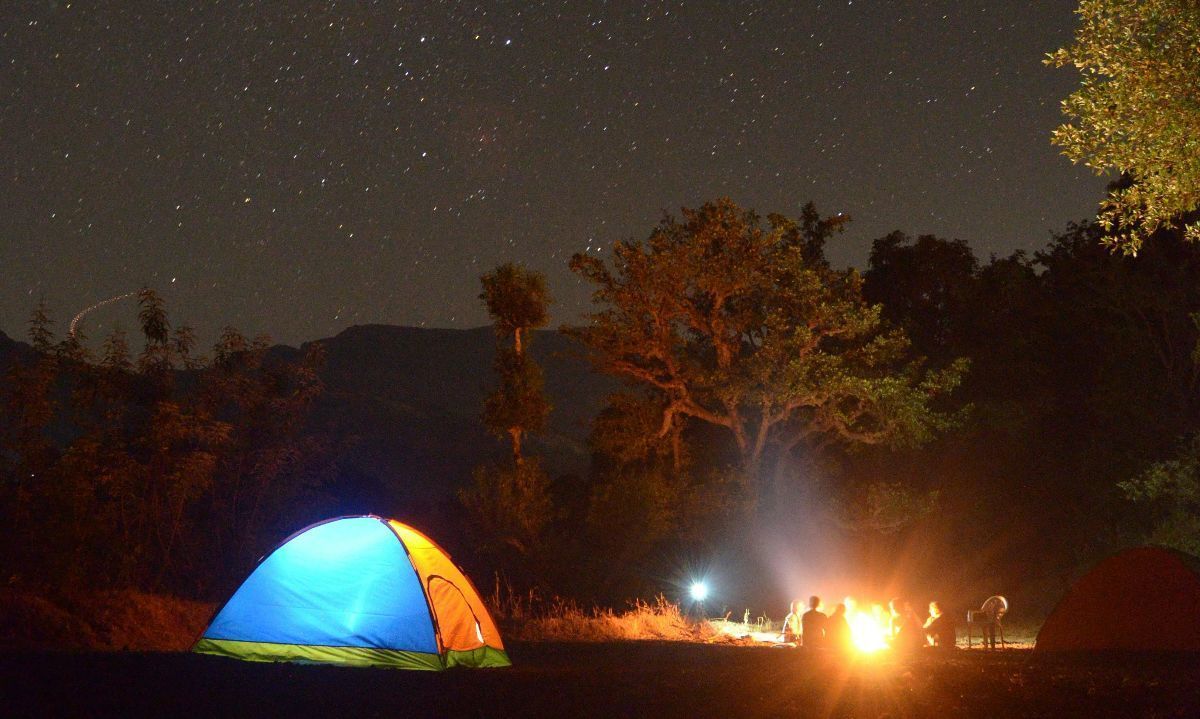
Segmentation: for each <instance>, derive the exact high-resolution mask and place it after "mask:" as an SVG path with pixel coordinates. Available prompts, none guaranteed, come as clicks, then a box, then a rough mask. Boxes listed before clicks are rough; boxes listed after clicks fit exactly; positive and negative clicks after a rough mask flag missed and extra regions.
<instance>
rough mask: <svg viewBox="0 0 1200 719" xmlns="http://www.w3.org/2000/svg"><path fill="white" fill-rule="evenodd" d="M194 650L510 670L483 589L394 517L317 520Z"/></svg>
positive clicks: (269, 562)
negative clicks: (482, 594) (479, 590)
mask: <svg viewBox="0 0 1200 719" xmlns="http://www.w3.org/2000/svg"><path fill="white" fill-rule="evenodd" d="M193 651H196V652H200V653H203V654H218V655H222V656H227V657H235V658H237V659H245V660H249V661H262V662H283V661H298V662H322V663H330V664H348V665H355V666H386V667H399V668H404V669H446V668H449V667H455V666H463V667H504V666H509V664H510V662H509V660H508V655H507V654H506V653H505V651H504V644H503V643H502V642H501V641H500V633H499V632H498V631H497V630H496V625H495V623H494V622H492V618H491V617H490V616H489V615H488V612H487V609H485V608H484V606H483V602H482V601H481V600H480V598H479V593H478V592H477V591H476V590H475V587H474V586H472V584H471V582H470V580H468V579H467V578H466V577H465V576H464V575H463V573H462V572H461V571H460V570H459V569H458V567H457V566H455V564H454V563H453V562H452V561H450V555H448V554H446V552H445V551H444V550H443V549H442V548H441V547H439V546H437V545H436V544H434V542H433V541H432V540H430V539H429V538H428V537H426V536H425V535H423V534H421V533H420V532H418V531H417V530H415V529H413V528H412V527H409V526H408V525H405V524H401V523H400V522H397V521H396V520H394V519H384V518H382V517H376V516H373V515H368V516H358V517H339V518H337V519H331V520H328V521H325V522H320V523H318V524H314V525H312V526H310V527H306V528H305V529H302V530H300V531H299V532H297V533H296V534H293V535H292V536H291V537H289V538H288V539H286V540H285V541H284V542H283V543H282V544H280V545H279V546H278V547H276V548H275V550H274V551H272V552H271V553H270V554H268V555H267V556H266V557H264V558H263V559H262V560H261V561H260V562H259V564H258V566H257V567H256V568H255V569H254V571H253V572H252V573H251V574H250V576H249V577H247V578H246V581H244V582H243V583H242V585H241V587H239V588H238V590H237V591H236V592H234V594H233V596H232V597H230V598H229V601H227V602H226V603H225V605H224V606H223V607H221V609H220V610H219V611H218V612H217V614H216V616H215V617H214V618H213V620H212V622H211V623H210V624H209V626H208V629H206V630H205V632H204V634H203V635H202V636H201V638H200V640H199V641H197V642H196V645H195V646H194V647H193Z"/></svg>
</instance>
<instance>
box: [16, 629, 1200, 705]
mask: <svg viewBox="0 0 1200 719" xmlns="http://www.w3.org/2000/svg"><path fill="white" fill-rule="evenodd" d="M510 653H511V655H512V657H513V661H514V664H515V666H514V667H513V668H511V669H499V670H486V671H465V670H464V671H455V672H445V673H438V674H434V673H425V672H405V671H396V670H386V669H342V668H336V667H323V666H298V665H272V664H249V663H243V662H237V661H234V660H229V659H222V658H219V657H208V656H199V655H191V654H7V655H0V716H5V717H15V716H121V717H136V716H166V717H181V716H239V717H242V716H244V717H255V718H257V717H269V716H286V717H305V716H320V717H346V718H347V719H365V718H366V717H404V716H416V717H420V716H454V717H508V716H519V717H535V716H602V717H656V718H657V717H676V716H678V717H689V718H690V717H707V716H720V717H726V716H728V717H740V716H748V717H750V716H770V717H776V716H847V717H851V716H852V717H882V716H888V717H909V716H913V717H917V716H936V717H943V716H979V717H1007V716H1044V717H1060V716H1088V717H1094V716H1120V717H1126V716H1153V717H1162V716H1179V717H1195V716H1200V658H1197V657H1195V656H1149V657H1147V656H1109V657H1097V656H1071V657H1066V656H1060V657H1043V656H1038V655H1035V654H1033V653H1031V652H1029V651H1025V650H1009V651H1005V652H994V653H985V652H979V651H957V652H954V653H952V654H950V655H949V656H945V655H932V654H923V655H920V656H916V657H911V658H908V659H901V658H896V657H888V658H871V659H866V660H862V661H859V662H857V663H854V662H846V661H838V660H835V659H834V658H833V657H824V656H811V655H806V654H804V653H802V652H799V651H796V650H786V649H768V648H747V647H731V646H706V645H698V644H681V643H608V644H553V643H546V644H515V645H514V646H510Z"/></svg>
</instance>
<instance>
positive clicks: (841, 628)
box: [825, 604, 852, 651]
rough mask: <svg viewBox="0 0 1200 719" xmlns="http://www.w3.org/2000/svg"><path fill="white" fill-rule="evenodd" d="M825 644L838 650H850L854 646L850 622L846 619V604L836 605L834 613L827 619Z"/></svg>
mask: <svg viewBox="0 0 1200 719" xmlns="http://www.w3.org/2000/svg"><path fill="white" fill-rule="evenodd" d="M825 644H826V646H828V647H829V648H830V649H836V650H838V651H849V650H850V649H851V648H852V642H851V639H850V622H849V621H847V620H846V605H845V604H839V605H837V606H836V607H834V608H833V614H830V615H829V619H827V620H826V621H825Z"/></svg>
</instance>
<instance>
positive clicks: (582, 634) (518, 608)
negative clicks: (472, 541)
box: [487, 580, 719, 642]
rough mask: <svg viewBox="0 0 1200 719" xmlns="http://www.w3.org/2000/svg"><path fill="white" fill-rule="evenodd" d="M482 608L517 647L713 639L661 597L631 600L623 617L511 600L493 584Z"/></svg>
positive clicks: (534, 599)
mask: <svg viewBox="0 0 1200 719" xmlns="http://www.w3.org/2000/svg"><path fill="white" fill-rule="evenodd" d="M487 602H488V606H489V609H490V610H491V612H492V616H493V617H494V618H495V619H496V620H497V621H498V622H499V623H500V624H501V626H502V628H503V634H504V636H505V638H507V639H516V640H520V641H531V642H548V641H559V642H608V641H621V640H660V641H663V640H665V641H677V642H709V641H713V640H714V639H717V638H718V636H719V635H718V634H717V632H716V631H715V630H714V629H713V628H712V627H711V626H710V625H709V624H708V622H705V621H697V620H693V619H690V618H689V617H687V616H685V615H684V613H683V612H681V611H680V609H679V605H678V604H675V603H674V602H671V601H669V600H668V599H667V598H666V597H664V596H662V595H661V594H660V595H658V596H657V597H655V598H654V599H653V600H651V601H649V602H646V601H642V600H636V601H634V602H633V603H632V604H631V605H630V607H629V608H628V609H626V610H625V611H615V610H612V609H609V608H606V607H591V608H590V609H585V608H583V607H582V606H580V605H579V604H578V603H577V602H575V601H574V600H569V599H563V598H561V597H553V598H550V599H544V598H542V597H540V596H539V595H538V594H537V592H535V591H531V592H528V593H526V594H516V593H514V592H513V591H512V588H511V587H508V586H506V585H503V584H501V582H500V581H499V580H497V582H496V586H495V589H494V590H493V592H492V595H491V596H490V597H488V598H487Z"/></svg>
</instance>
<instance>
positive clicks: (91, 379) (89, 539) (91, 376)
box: [0, 289, 322, 591]
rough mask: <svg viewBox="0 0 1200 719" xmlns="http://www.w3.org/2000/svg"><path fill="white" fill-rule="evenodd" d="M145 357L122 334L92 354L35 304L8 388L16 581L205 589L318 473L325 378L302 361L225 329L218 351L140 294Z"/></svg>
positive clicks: (6, 459) (4, 536)
mask: <svg viewBox="0 0 1200 719" xmlns="http://www.w3.org/2000/svg"><path fill="white" fill-rule="evenodd" d="M139 324H140V330H141V335H142V337H143V340H144V345H143V349H142V352H141V353H140V354H139V355H138V357H137V358H136V361H135V360H134V359H133V358H131V356H130V350H129V342H128V339H127V337H126V334H125V333H124V332H123V331H120V330H117V331H114V332H113V333H112V334H111V335H110V336H109V337H108V338H107V339H106V340H105V342H104V343H103V350H102V358H101V359H100V360H99V361H98V362H96V361H93V360H92V358H91V357H90V355H89V353H88V352H87V350H86V347H85V345H84V344H83V343H82V338H81V336H80V335H78V334H76V335H72V336H70V337H68V338H66V339H65V340H63V341H61V342H57V343H55V342H54V340H53V335H52V333H50V331H49V326H50V323H49V320H48V318H47V317H46V313H45V311H44V309H43V308H41V307H40V306H39V308H38V309H37V310H35V312H34V315H33V320H32V322H31V328H30V337H31V339H32V340H34V343H35V350H36V351H35V352H34V353H33V356H32V357H31V358H30V359H28V360H27V361H25V362H18V363H16V364H14V365H13V366H12V368H11V369H10V372H9V376H8V377H7V378H6V382H5V384H4V392H3V394H2V396H0V402H2V403H3V406H2V410H3V411H2V412H0V417H2V419H3V421H0V478H2V479H3V482H0V504H2V505H3V516H5V517H6V520H7V521H6V522H5V524H4V526H3V528H2V529H0V546H2V547H3V549H4V551H5V552H6V553H7V555H8V556H10V557H12V558H13V562H12V563H11V566H12V568H13V572H15V574H13V575H12V577H11V578H12V579H13V580H18V579H20V580H23V581H28V582H31V583H36V582H37V581H39V580H40V579H41V578H44V577H46V576H54V577H56V580H55V581H56V582H59V583H60V584H61V583H71V582H79V583H85V584H88V585H91V586H114V585H115V586H138V587H159V586H163V585H168V586H171V587H174V588H181V589H187V590H191V591H196V590H203V589H204V588H206V587H207V586H208V585H209V583H210V582H211V581H212V580H213V577H214V576H221V579H225V577H224V576H223V575H224V574H225V571H223V570H225V569H226V568H225V567H224V566H222V565H223V564H232V565H234V566H239V567H244V566H246V565H247V564H249V563H250V562H252V561H253V559H254V557H255V556H257V554H258V553H259V552H261V550H262V549H263V540H264V537H263V536H262V535H264V534H267V535H272V536H274V535H275V534H276V533H277V532H278V529H279V528H278V527H277V526H276V523H277V522H279V521H281V520H283V521H286V519H287V518H288V514H289V512H290V506H291V505H292V504H293V503H294V501H295V499H296V498H297V497H298V496H300V495H301V494H303V493H304V492H305V491H306V490H307V489H308V487H309V486H310V483H311V482H313V481H315V480H316V479H317V477H318V475H319V473H320V471H321V470H320V467H321V461H320V457H321V454H322V452H321V450H322V443H321V441H320V440H316V439H313V438H309V437H305V436H303V433H302V431H301V430H302V426H303V422H304V420H305V418H306V416H307V414H308V410H309V408H310V406H311V405H312V403H313V401H314V400H315V398H316V397H317V396H318V395H319V394H320V392H321V389H322V386H321V383H320V380H319V379H318V378H317V375H316V369H317V367H318V366H319V364H320V361H321V358H320V349H319V345H313V350H312V351H311V352H310V353H309V354H308V355H307V356H306V357H305V358H304V359H303V360H301V361H300V362H298V363H295V364H292V363H287V362H274V361H271V360H270V358H269V355H268V352H267V344H266V343H265V342H263V341H260V342H254V343H248V342H247V341H245V339H244V338H243V337H242V336H241V335H240V334H239V333H237V332H236V330H232V329H227V330H226V332H225V333H224V335H223V336H222V338H221V341H220V342H219V343H218V344H217V345H216V346H215V347H214V348H213V355H214V359H213V360H211V361H209V360H207V359H205V358H204V357H201V356H198V355H196V354H195V351H194V347H195V338H194V335H193V333H192V331H191V330H190V328H187V327H186V326H184V327H178V328H175V329H174V330H172V328H171V325H170V321H169V318H168V316H167V312H166V308H165V305H164V303H163V302H162V299H161V298H160V297H159V296H158V295H157V293H155V292H153V291H152V290H149V289H146V290H142V291H141V292H140V293H139Z"/></svg>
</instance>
